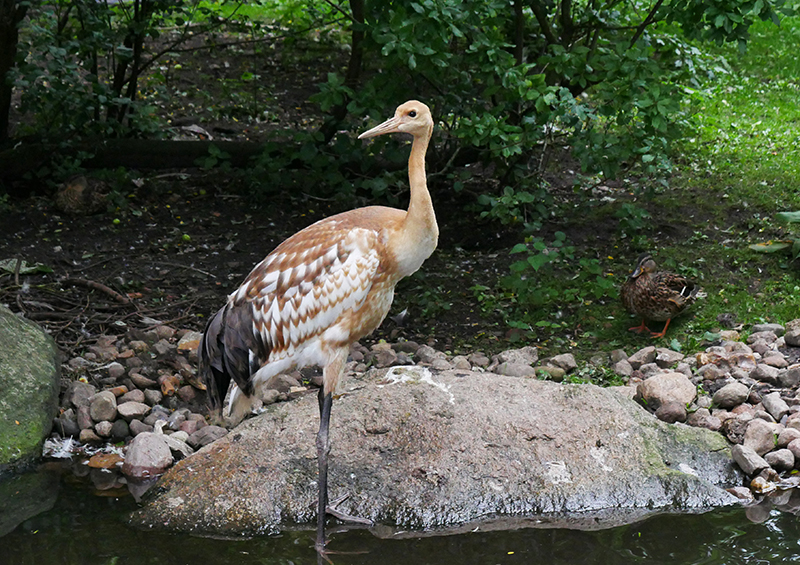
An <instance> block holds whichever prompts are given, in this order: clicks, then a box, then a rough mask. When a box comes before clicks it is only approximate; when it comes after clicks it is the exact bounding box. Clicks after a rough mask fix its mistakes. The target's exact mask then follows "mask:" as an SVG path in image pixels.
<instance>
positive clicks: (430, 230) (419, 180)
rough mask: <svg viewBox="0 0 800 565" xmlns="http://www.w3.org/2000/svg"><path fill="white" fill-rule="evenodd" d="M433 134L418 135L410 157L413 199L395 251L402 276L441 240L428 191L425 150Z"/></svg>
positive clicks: (409, 167) (408, 273)
mask: <svg viewBox="0 0 800 565" xmlns="http://www.w3.org/2000/svg"><path fill="white" fill-rule="evenodd" d="M430 134H431V132H430V131H429V132H428V135H426V136H415V137H414V143H413V144H412V146H411V155H410V156H409V157H408V182H409V186H410V187H411V199H410V202H409V204H408V213H407V214H406V217H405V219H404V220H403V224H402V226H401V228H400V231H401V233H400V234H399V238H398V246H397V248H396V249H395V255H396V256H397V258H398V262H399V264H400V265H399V266H400V271H401V274H402V276H406V275H410V274H411V273H413V272H415V271H416V270H417V269H419V267H420V265H422V262H423V261H425V259H427V258H428V257H430V255H431V253H433V250H434V249H436V244H437V243H438V240H439V227H438V226H437V225H436V214H435V213H434V211H433V202H432V201H431V195H430V193H429V192H428V183H427V179H426V177H425V153H426V152H427V150H428V142H429V141H430Z"/></svg>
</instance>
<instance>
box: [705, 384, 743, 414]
mask: <svg viewBox="0 0 800 565" xmlns="http://www.w3.org/2000/svg"><path fill="white" fill-rule="evenodd" d="M749 394H750V389H749V388H747V387H746V386H745V385H743V384H742V383H738V382H735V383H730V384H727V385H725V386H724V387H722V388H721V389H719V390H718V391H717V392H715V393H714V396H713V398H712V402H713V403H714V404H715V405H716V406H719V407H720V408H732V407H734V406H738V405H739V404H742V403H743V402H744V401H745V400H747V397H748V395H749Z"/></svg>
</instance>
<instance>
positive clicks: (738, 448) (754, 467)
mask: <svg viewBox="0 0 800 565" xmlns="http://www.w3.org/2000/svg"><path fill="white" fill-rule="evenodd" d="M731 455H732V456H733V460H734V461H736V464H737V465H739V468H740V469H741V470H742V471H744V473H745V474H746V475H747V476H750V477H752V476H753V475H756V474H758V473H760V472H761V471H763V470H764V469H766V468H767V467H769V463H767V462H766V460H765V459H764V458H763V457H761V456H760V455H759V454H758V453H756V452H755V451H754V450H753V449H752V448H750V447H747V446H744V445H734V446H733V447H731Z"/></svg>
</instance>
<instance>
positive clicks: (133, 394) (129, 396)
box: [117, 388, 144, 404]
mask: <svg viewBox="0 0 800 565" xmlns="http://www.w3.org/2000/svg"><path fill="white" fill-rule="evenodd" d="M126 402H144V392H142V391H141V390H139V389H138V388H136V389H133V390H132V391H130V392H126V393H125V394H123V395H122V396H120V397H119V398H118V399H117V404H124V403H126Z"/></svg>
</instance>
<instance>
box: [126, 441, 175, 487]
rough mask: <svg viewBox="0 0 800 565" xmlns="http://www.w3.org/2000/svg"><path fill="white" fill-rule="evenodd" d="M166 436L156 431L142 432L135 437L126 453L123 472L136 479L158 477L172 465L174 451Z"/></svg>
mask: <svg viewBox="0 0 800 565" xmlns="http://www.w3.org/2000/svg"><path fill="white" fill-rule="evenodd" d="M165 437H166V436H164V435H162V434H155V433H140V434H138V435H137V436H136V437H134V438H133V441H131V443H130V445H129V446H128V449H127V451H126V453H125V463H124V464H123V465H122V472H123V474H125V475H127V476H128V477H132V478H135V479H148V478H152V477H156V476H158V475H160V474H161V473H163V472H164V471H166V470H167V469H168V468H169V466H170V465H172V462H173V457H172V451H171V450H170V447H169V445H168V444H167V441H166V439H165Z"/></svg>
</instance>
